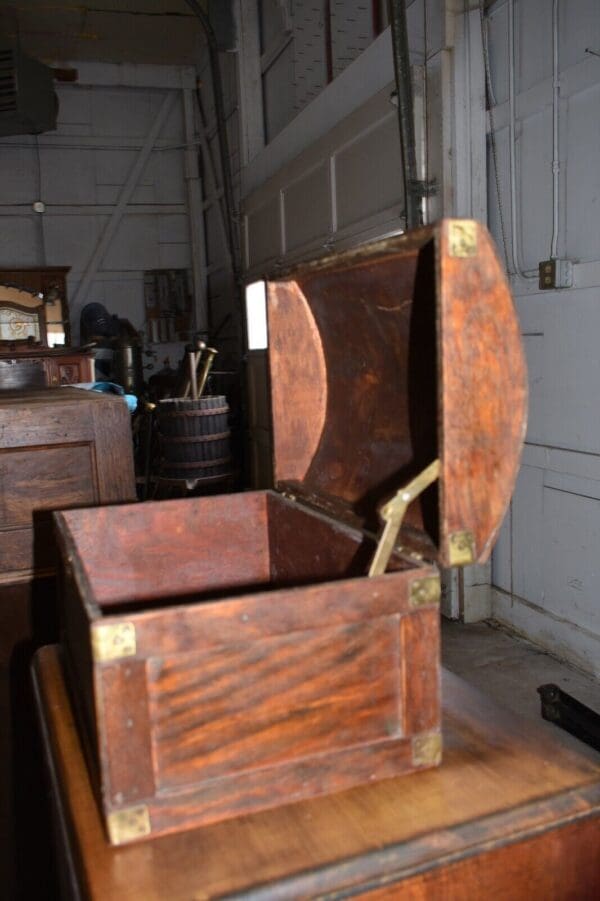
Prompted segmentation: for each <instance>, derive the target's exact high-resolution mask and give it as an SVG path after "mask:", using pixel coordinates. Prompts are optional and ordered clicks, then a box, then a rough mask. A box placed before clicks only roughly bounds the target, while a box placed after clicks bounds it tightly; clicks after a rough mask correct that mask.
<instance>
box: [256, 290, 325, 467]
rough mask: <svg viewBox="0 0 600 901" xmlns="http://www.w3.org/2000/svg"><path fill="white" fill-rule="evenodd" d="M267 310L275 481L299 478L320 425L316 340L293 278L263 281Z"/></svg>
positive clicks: (321, 383) (321, 363)
mask: <svg viewBox="0 0 600 901" xmlns="http://www.w3.org/2000/svg"><path fill="white" fill-rule="evenodd" d="M267 312H268V317H269V367H270V382H271V409H272V415H273V462H274V468H275V481H276V482H277V481H282V480H286V481H287V480H297V481H302V479H303V478H304V476H305V475H306V472H307V470H308V467H309V466H310V463H311V461H312V459H313V457H314V455H315V452H316V450H317V447H318V444H319V441H320V439H321V434H322V432H323V428H324V426H325V417H326V411H327V371H326V368H325V359H324V356H323V344H322V339H321V336H320V334H319V330H318V329H317V326H316V324H315V320H314V315H313V313H312V311H311V309H310V307H309V305H308V303H307V301H306V298H305V296H304V294H303V293H302V291H301V289H300V287H299V286H298V284H297V283H296V282H282V283H278V284H275V283H273V282H271V283H269V284H268V289H267ZM291 354H293V357H292V356H291Z"/></svg>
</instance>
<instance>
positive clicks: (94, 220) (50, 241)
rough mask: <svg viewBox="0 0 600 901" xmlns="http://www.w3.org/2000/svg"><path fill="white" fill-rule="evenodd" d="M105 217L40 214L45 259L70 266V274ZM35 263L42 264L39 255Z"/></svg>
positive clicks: (91, 245)
mask: <svg viewBox="0 0 600 901" xmlns="http://www.w3.org/2000/svg"><path fill="white" fill-rule="evenodd" d="M0 212H1V211H0ZM106 222H107V217H106V216H94V215H93V213H89V214H88V215H81V216H60V215H58V216H56V215H50V214H49V213H44V235H45V244H46V258H47V260H48V262H49V264H50V265H52V266H70V267H71V269H72V270H73V274H75V273H78V272H79V271H80V270H82V269H83V268H84V267H85V265H86V263H87V261H88V259H89V257H90V252H91V249H93V248H94V247H95V246H96V243H97V241H98V239H99V237H100V234H101V230H102V229H103V228H104V227H105V225H106ZM36 265H38V266H42V265H43V263H42V262H41V260H40V258H39V257H38V260H37V262H36Z"/></svg>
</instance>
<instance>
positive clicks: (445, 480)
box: [439, 220, 527, 566]
mask: <svg viewBox="0 0 600 901" xmlns="http://www.w3.org/2000/svg"><path fill="white" fill-rule="evenodd" d="M458 225H459V227H460V223H458ZM473 226H474V228H475V236H476V242H477V252H476V253H474V254H473V255H470V256H465V257H461V256H452V254H451V252H450V249H449V242H450V237H449V236H450V230H451V229H452V228H453V227H455V226H454V225H453V222H452V220H449V221H446V222H444V224H443V233H442V242H441V246H440V251H441V252H440V279H441V281H440V286H439V292H440V335H439V353H440V355H441V370H442V380H441V393H442V403H441V416H442V435H443V451H442V486H443V488H442V510H441V518H442V531H443V534H444V535H445V536H446V537H447V536H449V535H451V534H452V533H453V532H460V531H462V530H464V529H468V530H470V531H471V532H472V533H473V535H474V538H475V549H474V550H475V559H476V560H477V561H479V562H483V561H484V560H486V559H487V557H488V556H489V553H490V550H491V548H492V546H493V543H494V540H495V538H496V535H497V532H498V529H499V528H500V525H501V524H502V520H503V518H504V513H505V511H506V508H507V506H508V502H509V500H510V496H511V494H512V491H513V488H514V484H515V480H516V476H517V470H518V466H519V460H520V456H521V448H522V445H523V440H524V438H525V427H526V423H527V374H526V368H525V361H524V356H523V347H522V342H521V335H520V329H519V323H518V319H517V317H516V314H515V309H514V306H513V301H512V298H511V295H510V290H509V287H508V284H507V281H506V277H505V275H504V270H503V266H502V264H501V262H500V260H499V258H498V256H497V254H496V250H495V248H494V245H493V243H492V240H491V238H490V236H489V233H488V232H487V230H486V229H485V227H484V226H482V225H479V224H477V225H476V224H475V223H473ZM441 562H442V565H446V566H448V565H450V553H449V549H448V547H447V545H446V546H443V547H442V548H441Z"/></svg>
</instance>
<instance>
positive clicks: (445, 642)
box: [442, 618, 600, 763]
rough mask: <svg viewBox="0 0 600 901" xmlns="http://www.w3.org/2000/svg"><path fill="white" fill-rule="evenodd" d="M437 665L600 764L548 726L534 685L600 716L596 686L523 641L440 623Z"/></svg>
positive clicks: (487, 628) (497, 630)
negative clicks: (549, 686)
mask: <svg viewBox="0 0 600 901" xmlns="http://www.w3.org/2000/svg"><path fill="white" fill-rule="evenodd" d="M442 662H443V665H444V666H445V667H446V668H447V669H449V670H450V671H451V672H453V673H456V675H458V676H462V678H463V679H465V681H467V682H469V683H470V684H471V685H474V686H475V687H476V688H479V689H480V690H481V691H482V692H484V693H485V694H488V695H489V696H490V697H492V698H493V699H494V701H496V702H497V703H498V704H500V705H501V706H503V707H506V708H509V709H510V710H513V711H514V712H515V713H518V714H520V715H521V716H523V717H526V718H527V719H533V720H535V721H536V722H538V723H540V724H541V726H542V728H544V729H547V730H548V731H549V732H552V733H553V734H554V735H555V736H556V734H557V733H559V734H560V735H561V737H564V740H565V741H566V742H567V743H568V744H573V745H574V746H576V747H577V748H579V749H582V748H586V749H587V750H588V751H589V752H590V753H591V755H593V756H594V757H597V759H598V762H599V763H600V752H595V751H593V750H592V749H591V748H589V746H588V745H583V744H582V743H581V742H580V741H578V740H577V739H576V738H573V737H571V736H570V735H568V733H566V732H564V731H563V730H562V729H559V728H558V727H557V726H554V725H553V724H552V723H548V722H546V721H545V720H543V719H542V717H541V715H540V696H539V695H538V693H537V691H536V689H537V687H538V686H539V685H544V684H546V683H548V682H553V683H554V684H555V685H558V686H559V687H560V688H562V689H563V691H566V692H568V693H569V694H570V695H572V696H573V697H575V698H577V700H578V701H581V703H582V704H585V705H586V706H588V707H591V708H592V710H595V711H596V712H597V713H599V714H600V682H599V681H598V680H597V679H593V678H592V677H591V676H587V675H585V674H584V673H582V672H580V671H579V670H577V669H575V668H574V667H572V666H570V665H569V664H567V663H563V662H562V661H560V660H557V659H556V658H555V657H551V656H550V654H547V653H545V652H544V651H542V650H540V649H539V648H538V647H536V646H535V645H533V644H531V643H530V642H528V641H525V640H524V639H521V638H518V637H516V636H514V635H511V634H509V633H507V632H506V631H505V630H504V629H502V628H501V627H494V626H493V624H489V623H472V624H469V625H465V624H463V623H458V622H452V621H450V620H446V619H444V618H442Z"/></svg>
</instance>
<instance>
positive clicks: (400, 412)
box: [56, 220, 526, 844]
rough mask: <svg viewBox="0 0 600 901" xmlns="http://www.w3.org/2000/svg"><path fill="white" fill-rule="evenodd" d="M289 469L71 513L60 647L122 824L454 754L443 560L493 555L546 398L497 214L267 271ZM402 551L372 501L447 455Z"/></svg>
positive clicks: (372, 775)
mask: <svg viewBox="0 0 600 901" xmlns="http://www.w3.org/2000/svg"><path fill="white" fill-rule="evenodd" d="M268 315H269V336H270V350H269V356H270V369H271V381H272V384H271V391H272V412H273V432H274V471H275V477H276V483H277V488H278V490H277V491H266V492H265V491H263V492H253V493H246V494H240V495H226V496H221V497H211V498H202V499H197V498H195V499H188V500H183V501H163V502H158V503H150V504H145V505H132V506H123V507H113V508H106V509H97V510H74V511H69V512H66V513H61V514H58V515H57V516H56V520H57V527H58V532H59V538H60V542H61V546H62V554H63V559H64V561H65V588H64V597H63V607H64V624H65V630H64V651H65V660H66V663H67V666H68V670H69V674H70V683H71V686H72V689H73V696H74V702H75V706H76V709H77V711H78V716H79V721H80V724H81V727H82V734H83V736H84V739H85V742H86V744H87V748H88V758H89V760H90V766H91V769H92V773H93V781H94V784H95V785H96V787H97V790H98V794H99V800H100V803H101V806H102V809H103V812H104V815H105V819H106V825H107V832H108V835H109V838H110V840H111V842H113V843H117V844H118V843H122V842H126V841H131V840H134V839H137V838H142V837H145V836H148V835H156V834H159V833H162V832H168V831H172V830H176V829H180V828H185V827H189V826H192V825H198V824H202V823H209V822H211V821H215V820H218V819H222V818H226V817H231V816H235V815H238V814H242V813H246V812H250V811H253V810H258V809H261V808H265V807H270V806H274V805H277V804H282V803H287V802H291V801H294V800H298V799H300V798H307V797H311V796H314V795H318V794H322V793H325V792H331V791H338V790H341V789H344V788H348V787H350V786H352V785H355V784H359V783H362V782H365V781H369V780H373V779H382V778H387V777H392V776H397V775H400V774H402V773H407V772H412V771H414V770H416V769H419V768H425V767H428V766H432V765H435V764H437V763H439V761H440V757H441V739H440V696H439V694H440V689H439V575H438V570H437V564H438V563H441V564H442V565H446V564H452V565H454V564H463V563H471V562H475V561H476V560H482V559H485V557H486V556H487V554H488V553H489V550H490V547H491V543H492V541H493V537H494V535H495V533H496V531H497V529H498V527H499V525H500V521H501V518H502V516H503V514H504V511H505V508H506V505H507V503H508V500H509V497H510V493H511V491H512V487H513V484H514V478H515V475H516V469H517V465H518V458H519V454H520V448H521V443H522V437H523V430H524V421H525V396H526V390H525V370H524V365H523V358H522V352H521V345H520V336H519V330H518V326H517V322H516V318H515V315H514V311H513V307H512V302H511V299H510V295H509V293H508V289H507V287H506V283H505V281H504V278H503V276H502V271H501V266H500V264H499V262H498V260H497V258H496V255H495V252H494V250H493V247H492V245H491V242H490V239H489V237H488V235H487V232H486V231H485V229H484V228H483V227H481V226H479V225H477V224H476V223H471V222H463V221H459V220H456V221H449V222H448V221H446V222H441V223H439V224H437V225H436V226H432V227H428V228H423V229H420V230H419V231H417V232H413V233H411V234H409V235H406V236H402V237H401V238H395V239H393V240H391V241H386V242H382V243H380V244H377V245H373V246H371V247H367V248H363V249H360V250H358V251H356V252H354V253H349V254H341V255H339V256H337V257H335V258H332V259H329V260H324V261H320V262H317V263H315V264H310V265H307V266H304V267H302V268H300V269H298V270H296V271H295V272H293V273H289V274H286V275H284V276H280V277H278V278H277V279H276V280H273V281H272V282H270V283H269V286H268ZM436 458H438V459H439V461H440V481H439V483H438V484H436V485H432V486H431V487H430V488H428V489H427V490H426V491H424V492H423V494H422V495H421V496H420V497H419V499H418V500H416V501H415V503H414V504H412V505H411V506H410V507H409V510H408V514H407V516H406V521H405V523H404V526H403V528H402V530H401V532H400V535H399V540H398V543H397V545H396V550H395V552H394V554H393V556H392V558H391V560H390V563H389V566H388V571H387V572H386V573H385V574H383V575H380V576H375V577H373V578H365V573H366V572H367V571H368V568H369V563H370V561H371V559H372V557H373V553H374V550H375V546H376V537H375V532H376V531H377V529H378V521H377V513H376V511H377V508H378V507H379V505H380V503H381V501H382V500H383V499H384V498H385V497H386V496H389V495H390V494H391V493H393V492H395V491H396V490H397V489H398V488H399V487H401V486H402V485H403V484H406V483H407V482H408V481H409V480H410V479H412V478H413V477H414V476H415V475H416V474H417V473H418V472H419V471H421V470H423V469H424V468H425V467H426V466H428V465H429V464H430V463H431V462H432V461H433V460H434V459H436Z"/></svg>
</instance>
